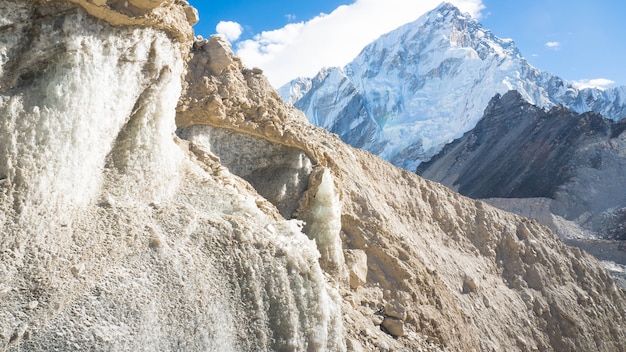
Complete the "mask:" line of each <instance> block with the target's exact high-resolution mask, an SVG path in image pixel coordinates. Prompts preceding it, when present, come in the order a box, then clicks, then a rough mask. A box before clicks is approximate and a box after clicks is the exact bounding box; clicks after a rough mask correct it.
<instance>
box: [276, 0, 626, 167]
mask: <svg viewBox="0 0 626 352" xmlns="http://www.w3.org/2000/svg"><path fill="white" fill-rule="evenodd" d="M509 90H517V91H518V92H520V94H521V95H522V96H523V97H524V99H525V100H527V101H529V102H531V103H532V104H535V105H537V106H540V107H542V108H551V107H554V106H558V105H561V104H562V105H564V106H567V107H569V108H571V109H573V110H575V111H577V112H580V113H582V112H587V111H595V112H597V113H601V114H602V115H604V116H605V117H608V118H612V119H620V118H623V117H626V87H620V88H613V89H608V90H605V91H600V90H597V89H586V90H578V89H576V88H575V87H573V86H572V84H570V83H569V82H566V81H564V80H562V79H561V78H559V77H556V76H554V75H552V74H550V73H547V72H543V71H540V70H538V69H536V68H534V67H532V66H531V65H530V64H529V63H528V62H527V61H526V60H525V59H524V58H523V56H522V54H521V53H520V52H519V50H518V49H517V47H516V46H515V43H514V42H513V41H512V40H510V39H502V38H498V37H497V36H496V35H494V34H493V33H492V32H490V31H489V30H487V29H485V28H483V27H482V25H481V24H480V23H478V22H477V21H476V20H475V19H473V18H471V16H470V15H468V14H462V13H461V12H460V11H459V10H458V9H457V8H456V7H454V6H453V5H451V4H447V3H444V4H442V5H440V6H439V7H437V8H436V9H434V10H432V11H431V12H429V13H427V14H425V15H424V16H422V17H421V18H419V19H418V20H416V21H415V22H413V23H409V24H407V25H404V26H402V27H400V28H398V29H396V30H394V31H392V32H390V33H388V34H385V35H383V36H382V37H380V38H379V39H377V40H375V41H374V42H372V43H371V44H369V45H368V46H366V47H365V48H364V49H363V51H362V52H361V53H360V54H359V55H358V56H357V57H356V58H355V59H354V60H353V61H352V62H351V63H349V64H347V65H346V66H345V67H343V68H326V69H323V70H322V71H320V73H319V74H318V75H317V76H315V77H314V78H311V79H309V78H298V79H296V80H294V81H292V82H290V83H288V84H286V85H285V86H283V87H281V88H280V92H281V95H282V96H283V98H284V99H285V100H286V101H288V102H290V103H293V104H294V105H295V106H296V107H297V108H299V109H301V110H302V111H304V112H305V114H306V115H307V118H308V119H309V120H310V121H311V122H312V123H313V124H315V125H317V126H322V127H324V128H326V129H328V130H329V131H331V132H334V133H336V134H338V135H339V136H340V137H341V139H342V140H343V141H344V142H346V143H348V144H350V145H352V146H355V147H359V148H363V149H366V150H368V151H370V152H372V153H374V154H377V155H379V156H381V157H382V158H384V159H385V160H388V161H390V162H391V163H393V164H395V165H397V166H400V167H403V168H406V169H407V170H411V171H412V170H415V167H416V166H417V165H418V164H419V163H420V162H421V161H423V160H428V159H430V157H432V156H433V155H434V154H436V153H437V152H439V151H440V150H441V148H442V147H443V146H444V145H445V144H446V143H448V142H450V141H452V140H453V139H455V138H459V137H461V135H462V134H463V133H465V132H467V131H468V130H470V129H472V128H473V127H474V126H475V125H476V123H477V122H478V120H479V119H480V118H481V117H482V115H483V110H484V109H485V107H486V106H487V103H488V102H489V100H490V99H491V98H492V97H493V96H494V95H495V94H504V93H506V92H507V91H509Z"/></svg>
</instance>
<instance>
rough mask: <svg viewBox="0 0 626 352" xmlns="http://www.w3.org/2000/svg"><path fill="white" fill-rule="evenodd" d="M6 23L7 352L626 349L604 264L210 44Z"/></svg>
mask: <svg viewBox="0 0 626 352" xmlns="http://www.w3.org/2000/svg"><path fill="white" fill-rule="evenodd" d="M152 3H153V2H151V1H146V2H137V1H131V2H129V5H133V6H134V7H136V8H137V9H142V11H147V12H146V13H148V15H145V14H141V13H140V14H135V15H133V13H131V14H130V15H129V14H128V13H127V12H125V11H122V10H119V9H116V8H115V6H113V3H112V2H107V3H106V4H100V5H107V7H108V8H110V10H111V11H113V12H111V13H114V12H119V13H120V14H119V16H122V17H120V18H123V16H126V17H128V16H131V17H133V16H140V17H141V16H150V15H149V14H154V13H157V12H158V11H160V9H164V7H156V8H154V9H152V10H150V8H151V7H150V6H148V5H149V4H152ZM142 4H144V5H142ZM164 4H172V3H171V2H165V3H164ZM174 4H179V3H178V2H175V3H174ZM100 5H99V6H100ZM181 6H182V5H181ZM0 8H2V9H3V10H5V9H6V10H7V11H0V20H1V21H2V27H1V28H2V29H1V30H2V31H4V33H3V34H5V35H3V36H1V37H0V40H1V41H2V42H1V44H2V48H4V49H6V50H5V51H3V53H6V55H4V54H3V55H4V56H0V60H1V61H0V67H1V69H2V70H1V71H0V84H2V86H1V88H0V116H3V117H2V122H1V123H2V125H1V126H0V129H1V131H2V135H3V136H6V138H4V139H2V142H0V143H2V144H1V145H0V176H1V177H2V180H3V181H2V184H1V185H0V186H1V187H2V192H1V193H0V210H1V212H0V230H1V232H0V235H1V238H0V275H1V276H0V278H1V280H0V346H2V349H5V350H11V351H17V350H73V349H79V350H133V351H135V350H221V351H239V350H284V351H288V350H292V351H300V350H309V351H321V350H331V351H342V350H350V351H364V350H367V351H379V350H411V351H426V350H441V349H444V350H445V349H447V350H469V351H471V350H484V351H491V350H507V351H516V350H517V351H527V350H599V351H620V350H624V347H623V346H624V345H625V343H626V334H625V333H624V331H625V329H624V328H625V326H624V323H623V321H624V318H626V297H625V296H624V293H623V292H622V291H621V290H620V289H619V288H617V286H616V285H615V284H614V282H613V281H612V280H611V279H610V277H609V276H608V274H607V273H606V271H605V270H604V269H603V268H602V267H601V265H600V264H599V263H598V261H597V260H595V259H594V258H593V257H591V256H589V255H587V254H585V253H583V252H581V251H580V250H577V249H572V248H570V247H567V246H565V245H564V244H563V243H562V242H560V240H558V238H557V237H556V236H555V235H554V234H552V232H550V231H549V230H548V229H547V228H545V227H543V226H541V225H539V224H537V223H536V222H533V221H530V220H527V219H524V218H521V217H518V216H515V215H512V214H509V213H505V212H503V211H500V210H497V209H495V208H493V207H491V206H489V205H486V204H485V203H482V202H479V201H474V200H470V199H468V198H465V197H463V196H460V195H458V194H455V193H453V192H451V191H449V190H448V189H446V188H444V187H441V186H439V185H437V184H435V183H433V182H430V181H427V180H424V179H422V178H420V177H419V176H417V175H415V174H412V173H409V172H407V171H404V170H400V169H397V168H394V167H392V166H391V165H390V164H388V163H386V162H384V161H382V160H380V159H379V158H377V157H374V156H372V155H370V154H368V153H366V152H364V151H361V150H357V149H353V148H351V147H348V146H346V145H345V144H343V143H342V142H341V141H340V140H339V139H338V138H337V137H336V136H335V135H332V134H330V133H328V132H325V131H324V130H322V129H320V128H316V127H313V126H311V125H309V124H308V122H306V119H305V118H304V116H303V115H302V114H301V113H300V112H298V111H296V110H294V109H293V108H291V107H288V106H286V105H285V104H283V102H282V101H281V100H280V98H279V97H278V95H277V93H276V92H275V91H274V90H272V89H271V88H270V85H269V84H268V82H267V80H266V79H265V78H264V77H263V76H262V74H261V72H260V70H258V69H247V68H245V67H243V66H242V65H241V62H240V61H239V60H238V59H237V58H236V57H234V56H233V54H232V52H231V51H230V49H229V47H228V44H227V43H225V42H223V41H221V40H220V39H219V38H217V37H213V38H211V39H210V40H196V41H194V42H193V43H191V42H188V41H186V40H185V38H186V37H185V36H184V35H183V36H180V35H172V33H171V32H169V31H168V29H167V28H163V27H158V26H156V27H155V26H145V25H143V24H128V23H121V22H117V21H116V20H112V19H110V18H104V17H97V16H96V17H94V13H92V12H87V11H88V10H85V9H84V8H83V7H77V6H75V5H72V4H70V3H69V2H65V1H51V2H18V1H8V0H2V1H0ZM169 11H172V12H173V13H172V16H174V17H176V16H182V14H185V13H188V11H189V10H187V9H185V7H184V6H182V7H180V8H170V10H169ZM40 13H47V14H49V15H46V16H44V17H41V16H38V15H35V14H40ZM142 13H143V12H142ZM133 18H135V17H133ZM186 30H187V29H184V30H183V32H184V31H186ZM52 38H54V40H52ZM23 43H29V44H28V45H23ZM185 69H186V70H185ZM7 82H10V83H12V84H11V85H6V84H7ZM181 91H182V95H181ZM174 121H175V122H176V125H174ZM175 130H176V134H174V131H175Z"/></svg>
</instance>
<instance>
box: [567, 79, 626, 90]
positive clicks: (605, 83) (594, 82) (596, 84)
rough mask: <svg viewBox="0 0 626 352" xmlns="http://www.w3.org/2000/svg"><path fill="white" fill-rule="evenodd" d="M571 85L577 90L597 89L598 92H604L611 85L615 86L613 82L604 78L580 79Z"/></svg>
mask: <svg viewBox="0 0 626 352" xmlns="http://www.w3.org/2000/svg"><path fill="white" fill-rule="evenodd" d="M571 83H572V85H573V86H574V87H576V88H578V89H586V88H597V89H600V90H605V89H607V88H610V86H611V85H613V84H615V81H611V80H610V79H606V78H595V79H581V80H580V81H572V82H571Z"/></svg>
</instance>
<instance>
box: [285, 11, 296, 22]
mask: <svg viewBox="0 0 626 352" xmlns="http://www.w3.org/2000/svg"><path fill="white" fill-rule="evenodd" d="M296 18H297V16H296V15H294V14H292V13H288V14H286V15H285V19H286V20H287V22H294V21H295V20H296Z"/></svg>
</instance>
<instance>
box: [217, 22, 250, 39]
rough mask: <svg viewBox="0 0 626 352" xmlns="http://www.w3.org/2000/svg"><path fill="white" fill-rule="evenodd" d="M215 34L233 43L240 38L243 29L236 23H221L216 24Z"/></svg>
mask: <svg viewBox="0 0 626 352" xmlns="http://www.w3.org/2000/svg"><path fill="white" fill-rule="evenodd" d="M215 32H217V34H220V35H222V36H224V37H225V38H226V39H228V40H230V41H235V40H237V39H239V37H240V36H241V33H242V32H243V27H241V25H240V24H239V23H237V22H233V21H221V22H220V23H218V24H217V26H215Z"/></svg>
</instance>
